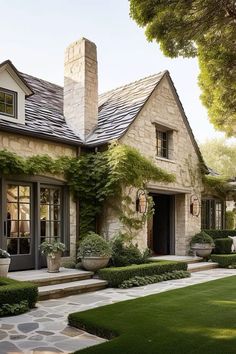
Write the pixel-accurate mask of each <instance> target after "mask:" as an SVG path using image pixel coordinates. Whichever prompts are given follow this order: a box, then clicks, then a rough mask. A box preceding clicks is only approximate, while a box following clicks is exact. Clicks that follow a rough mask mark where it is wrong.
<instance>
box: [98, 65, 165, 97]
mask: <svg viewBox="0 0 236 354" xmlns="http://www.w3.org/2000/svg"><path fill="white" fill-rule="evenodd" d="M167 72H168V70H164V71H160V72H159V73H156V74H152V75H148V76H145V77H143V78H141V79H138V80H135V81H131V82H129V83H127V84H125V85H121V86H118V87H116V88H114V89H111V90H108V91H104V92H102V93H100V94H99V96H102V95H106V94H108V93H111V92H112V91H117V90H119V89H123V88H125V87H127V86H129V85H132V84H135V83H137V82H139V81H143V80H146V79H150V78H151V77H154V76H160V75H164V74H166V73H167Z"/></svg>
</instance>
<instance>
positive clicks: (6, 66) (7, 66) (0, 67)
mask: <svg viewBox="0 0 236 354" xmlns="http://www.w3.org/2000/svg"><path fill="white" fill-rule="evenodd" d="M4 70H7V71H8V73H9V74H10V75H11V76H12V77H13V78H14V79H15V81H16V82H17V83H18V85H19V86H20V87H21V89H22V90H23V91H24V92H25V96H26V97H29V96H31V95H33V94H34V92H33V91H32V89H31V87H30V85H29V84H28V82H27V81H25V79H24V78H23V77H22V76H21V74H20V73H19V71H18V70H17V69H16V67H15V66H14V65H13V64H12V62H11V61H10V60H5V61H3V62H2V63H0V72H1V71H4Z"/></svg>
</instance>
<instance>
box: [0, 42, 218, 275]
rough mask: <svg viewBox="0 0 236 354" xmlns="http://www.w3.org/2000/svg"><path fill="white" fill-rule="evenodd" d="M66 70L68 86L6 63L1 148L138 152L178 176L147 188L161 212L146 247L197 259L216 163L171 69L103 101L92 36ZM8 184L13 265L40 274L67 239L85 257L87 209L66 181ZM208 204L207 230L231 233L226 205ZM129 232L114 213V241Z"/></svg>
mask: <svg viewBox="0 0 236 354" xmlns="http://www.w3.org/2000/svg"><path fill="white" fill-rule="evenodd" d="M64 70H65V80H64V88H63V87H60V86H58V85H55V84H52V83H49V82H47V81H44V80H41V79H38V78H35V77H33V76H30V75H27V74H23V73H20V72H19V71H18V70H17V69H16V68H15V67H14V65H13V64H12V63H11V61H9V60H7V61H5V62H3V63H1V64H0V149H1V150H2V149H6V150H8V151H11V152H15V153H17V154H18V155H20V156H23V157H25V156H32V155H36V154H47V155H49V156H51V157H53V158H56V157H60V156H69V157H77V156H79V155H80V153H81V149H83V150H85V149H89V150H90V151H91V150H92V151H96V150H97V149H100V148H102V149H104V148H105V147H106V146H107V145H108V143H109V142H111V141H113V140H118V141H119V142H120V143H121V144H127V145H130V146H133V147H135V148H137V149H138V150H139V151H140V152H141V153H142V154H143V155H144V156H146V157H148V158H149V159H151V160H152V161H153V162H154V163H155V164H157V165H158V166H159V167H161V168H163V169H165V170H166V171H168V172H172V173H173V174H175V176H176V181H175V182H174V183H170V184H168V185H166V184H163V183H150V184H148V185H147V186H146V187H147V190H148V192H149V193H150V195H152V196H153V199H154V203H155V213H154V215H153V218H152V220H150V221H149V222H148V224H147V225H145V227H144V228H143V229H142V230H141V231H140V232H139V236H138V243H139V245H140V247H142V248H145V247H147V246H149V247H150V248H151V249H152V250H153V252H154V253H156V254H176V255H184V254H187V252H188V242H189V238H190V237H191V236H192V235H193V234H194V233H196V232H198V231H199V230H200V229H201V199H202V192H203V185H202V179H201V169H202V168H205V170H206V167H205V165H204V162H203V159H202V156H201V153H200V150H199V148H198V145H197V143H196V141H195V138H194V136H193V133H192V130H191V128H190V126H189V123H188V120H187V118H186V116H185V113H184V110H183V107H182V105H181V102H180V100H179V97H178V94H177V92H176V90H175V87H174V84H173V82H172V80H171V77H170V74H169V73H168V71H165V72H162V73H159V74H157V75H153V76H150V77H147V78H144V79H141V80H139V81H136V82H133V83H131V84H128V85H126V86H123V87H120V88H118V89H115V90H112V91H109V92H108V93H105V94H102V95H100V96H98V79H97V54H96V46H95V44H94V43H92V42H90V41H88V40H87V39H84V38H82V39H81V40H79V41H77V42H75V43H73V44H71V45H70V46H69V47H68V48H67V49H66V52H65V67H64ZM0 181H1V184H0V188H1V207H0V208H1V217H0V228H1V237H0V247H1V248H5V249H7V250H8V251H9V252H10V253H11V255H12V263H11V269H12V270H21V269H37V268H40V267H41V266H42V261H41V258H40V255H39V251H38V249H39V245H40V243H41V242H42V241H44V240H45V239H55V238H56V239H58V240H61V241H62V242H64V243H65V244H66V246H67V255H70V256H75V251H76V240H77V239H78V237H79V235H78V224H79V218H78V205H77V203H76V202H75V201H74V200H73V199H72V196H71V195H70V193H69V189H68V186H67V185H66V182H65V180H63V178H62V177H61V176H53V177H52V176H51V175H40V176H32V177H27V178H26V177H21V176H18V177H16V176H3V175H2V176H1V179H0ZM132 198H134V199H135V198H136V191H133V192H132ZM209 200H210V201H209ZM203 203H205V204H204V206H205V207H204V208H205V209H204V215H203V214H202V220H203V221H204V222H205V224H204V227H208V226H215V227H217V228H222V227H223V214H224V213H223V202H222V201H221V200H218V199H215V198H212V197H211V196H210V197H209V196H207V198H206V199H204V202H203ZM205 214H206V215H205ZM207 215H211V224H209V225H207V222H209V221H207ZM213 219H214V220H213ZM120 227H121V225H120V223H119V218H118V217H117V215H115V214H114V212H113V211H112V210H109V208H107V210H106V215H105V217H104V218H103V220H102V229H103V232H104V233H105V234H106V235H107V236H108V237H112V236H113V235H114V234H115V233H116V232H117V231H119V229H120Z"/></svg>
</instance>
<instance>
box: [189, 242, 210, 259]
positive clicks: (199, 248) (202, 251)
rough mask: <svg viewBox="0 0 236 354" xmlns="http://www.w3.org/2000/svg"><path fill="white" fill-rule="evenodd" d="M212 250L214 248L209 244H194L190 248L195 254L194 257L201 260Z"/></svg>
mask: <svg viewBox="0 0 236 354" xmlns="http://www.w3.org/2000/svg"><path fill="white" fill-rule="evenodd" d="M213 248H214V247H213V246H212V244H210V243H194V244H193V245H192V246H191V249H192V250H193V252H195V254H196V256H198V257H203V258H205V257H208V256H210V254H211V252H212V250H213Z"/></svg>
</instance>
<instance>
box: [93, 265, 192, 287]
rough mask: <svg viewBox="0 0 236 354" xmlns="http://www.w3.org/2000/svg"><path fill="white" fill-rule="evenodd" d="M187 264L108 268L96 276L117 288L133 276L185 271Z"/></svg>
mask: <svg viewBox="0 0 236 354" xmlns="http://www.w3.org/2000/svg"><path fill="white" fill-rule="evenodd" d="M187 267H188V265H187V263H185V262H176V261H155V262H150V263H145V264H134V265H131V266H127V267H110V268H104V269H100V270H99V271H98V275H99V277H100V278H101V279H103V280H106V281H107V282H108V285H109V286H110V287H114V288H117V287H118V286H119V285H120V284H121V283H122V282H123V281H124V280H128V279H130V278H133V277H135V276H141V277H144V276H146V275H160V274H164V273H170V272H173V271H177V270H187Z"/></svg>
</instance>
